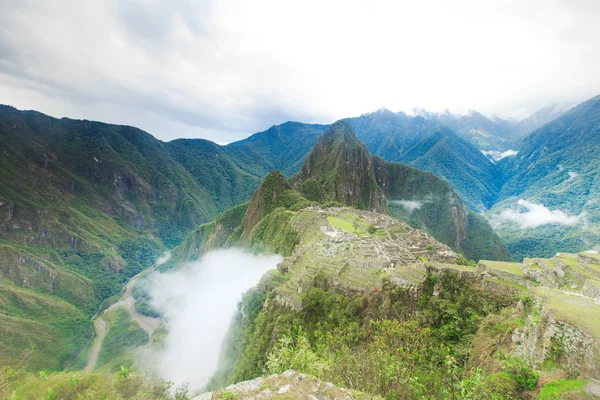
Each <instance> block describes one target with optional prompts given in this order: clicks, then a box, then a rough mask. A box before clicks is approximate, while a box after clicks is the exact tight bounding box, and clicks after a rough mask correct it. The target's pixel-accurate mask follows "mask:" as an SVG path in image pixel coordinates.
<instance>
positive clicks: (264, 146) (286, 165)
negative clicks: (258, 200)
mask: <svg viewBox="0 0 600 400" xmlns="http://www.w3.org/2000/svg"><path fill="white" fill-rule="evenodd" d="M325 129H327V126H326V125H311V124H302V123H299V122H286V123H284V124H281V125H277V126H273V127H271V128H269V129H268V130H266V131H264V132H259V133H256V134H254V135H252V136H250V137H248V138H247V139H244V140H240V141H238V142H234V143H231V144H228V145H226V146H219V145H217V144H215V143H213V142H210V141H208V140H202V139H178V140H173V141H171V142H168V143H165V147H166V149H167V150H168V151H169V152H170V153H171V155H172V156H173V157H174V159H175V160H177V161H178V162H179V163H181V165H182V166H183V167H184V168H185V169H187V171H188V172H189V173H190V174H191V175H192V176H193V177H194V178H196V180H197V181H198V182H199V183H200V185H201V186H202V187H203V188H205V189H206V190H207V191H209V193H211V194H212V198H213V200H214V201H215V205H216V207H217V210H218V211H219V212H222V211H224V210H226V209H228V208H230V207H233V206H236V205H238V204H241V203H243V202H246V201H248V200H249V199H250V197H252V194H253V193H254V191H255V190H256V188H257V187H258V185H260V182H261V180H262V178H263V177H264V176H265V175H267V174H268V173H269V172H271V171H273V170H281V171H282V172H283V173H284V174H285V175H288V176H289V175H292V174H294V173H296V172H297V171H298V169H299V168H300V166H301V165H302V163H303V162H304V159H305V158H306V156H307V155H308V152H309V151H310V148H311V147H312V146H313V145H314V144H315V142H316V141H317V139H318V138H319V136H320V135H321V133H323V131H325Z"/></svg>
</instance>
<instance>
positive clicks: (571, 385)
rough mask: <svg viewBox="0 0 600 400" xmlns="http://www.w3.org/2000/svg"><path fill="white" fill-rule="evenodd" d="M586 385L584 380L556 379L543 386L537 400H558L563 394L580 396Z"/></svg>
mask: <svg viewBox="0 0 600 400" xmlns="http://www.w3.org/2000/svg"><path fill="white" fill-rule="evenodd" d="M587 383H588V382H587V381H586V380H585V379H557V380H555V381H552V382H550V383H548V384H546V385H544V387H543V388H542V390H541V391H540V394H539V396H538V400H560V399H562V398H563V397H562V396H563V395H565V394H571V395H575V396H576V395H581V394H583V387H584V386H585V385H586V384H587Z"/></svg>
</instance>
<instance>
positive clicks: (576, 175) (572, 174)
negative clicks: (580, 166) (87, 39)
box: [567, 171, 579, 181]
mask: <svg viewBox="0 0 600 400" xmlns="http://www.w3.org/2000/svg"><path fill="white" fill-rule="evenodd" d="M578 176H579V174H578V173H577V172H572V171H569V179H567V180H568V181H570V180H572V179H575V178H577V177H578Z"/></svg>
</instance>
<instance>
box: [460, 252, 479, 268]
mask: <svg viewBox="0 0 600 400" xmlns="http://www.w3.org/2000/svg"><path fill="white" fill-rule="evenodd" d="M455 262H456V264H458V265H465V266H467V267H476V266H477V262H475V261H473V260H469V259H468V258H466V257H465V256H464V255H463V254H462V253H458V258H457V259H456V261H455Z"/></svg>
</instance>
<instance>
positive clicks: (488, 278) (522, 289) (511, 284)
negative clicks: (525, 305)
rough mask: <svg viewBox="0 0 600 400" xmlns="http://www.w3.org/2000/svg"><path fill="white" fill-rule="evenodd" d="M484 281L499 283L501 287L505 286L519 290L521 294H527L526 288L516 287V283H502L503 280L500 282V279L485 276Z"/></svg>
mask: <svg viewBox="0 0 600 400" xmlns="http://www.w3.org/2000/svg"><path fill="white" fill-rule="evenodd" d="M484 279H485V280H486V281H488V282H494V283H499V284H501V285H506V286H509V287H511V288H514V289H517V290H520V291H522V292H527V288H526V287H525V286H522V285H517V284H516V283H512V282H507V281H504V280H502V279H500V278H492V277H489V276H486V277H485V278H484Z"/></svg>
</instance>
